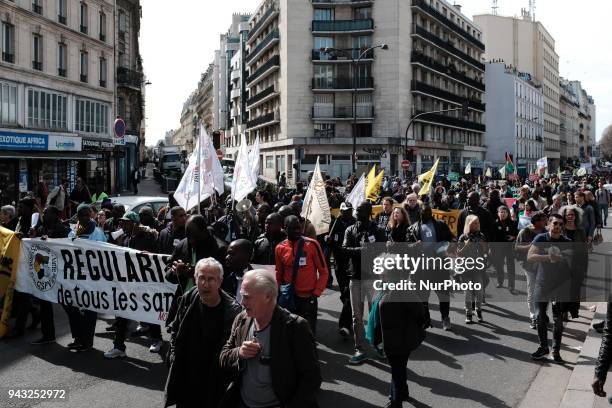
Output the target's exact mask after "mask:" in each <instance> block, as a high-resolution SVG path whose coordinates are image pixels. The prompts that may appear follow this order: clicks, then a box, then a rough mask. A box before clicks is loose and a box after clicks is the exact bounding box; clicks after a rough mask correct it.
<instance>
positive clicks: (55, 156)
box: [0, 150, 96, 160]
mask: <svg viewBox="0 0 612 408" xmlns="http://www.w3.org/2000/svg"><path fill="white" fill-rule="evenodd" d="M95 158H96V156H95V155H92V154H86V153H79V152H31V151H27V152H23V151H21V152H16V151H12V150H11V151H9V150H5V151H2V150H0V159H38V160H91V159H95Z"/></svg>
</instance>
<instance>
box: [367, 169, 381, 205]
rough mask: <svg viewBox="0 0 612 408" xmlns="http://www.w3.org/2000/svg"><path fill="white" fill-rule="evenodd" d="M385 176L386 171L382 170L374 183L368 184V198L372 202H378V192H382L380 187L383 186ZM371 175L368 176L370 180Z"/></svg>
mask: <svg viewBox="0 0 612 408" xmlns="http://www.w3.org/2000/svg"><path fill="white" fill-rule="evenodd" d="M370 173H371V172H370ZM384 175H385V171H384V170H381V171H380V173H378V175H377V176H376V177H374V181H371V182H368V188H367V190H366V198H367V199H368V200H370V201H376V199H377V198H378V191H379V190H380V186H381V184H382V179H383V176H384ZM369 177H370V175H369V174H368V179H369Z"/></svg>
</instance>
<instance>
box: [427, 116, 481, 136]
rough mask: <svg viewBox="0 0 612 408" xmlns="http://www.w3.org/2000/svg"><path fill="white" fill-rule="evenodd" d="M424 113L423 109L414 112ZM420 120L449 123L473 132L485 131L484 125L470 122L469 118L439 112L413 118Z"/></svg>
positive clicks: (442, 123)
mask: <svg viewBox="0 0 612 408" xmlns="http://www.w3.org/2000/svg"><path fill="white" fill-rule="evenodd" d="M419 113H424V112H423V111H416V112H415V114H419ZM415 120H416V121H420V122H430V123H434V124H440V125H449V126H454V127H458V128H463V129H468V130H473V131H475V132H483V133H484V132H485V130H486V127H485V125H483V124H480V123H476V122H472V121H469V120H464V119H459V118H453V117H451V116H446V115H442V114H439V113H429V114H427V115H423V116H421V117H420V118H417V119H415Z"/></svg>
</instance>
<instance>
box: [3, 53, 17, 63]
mask: <svg viewBox="0 0 612 408" xmlns="http://www.w3.org/2000/svg"><path fill="white" fill-rule="evenodd" d="M2 61H4V62H10V63H11V64H13V63H15V54H13V53H10V52H4V51H3V52H2Z"/></svg>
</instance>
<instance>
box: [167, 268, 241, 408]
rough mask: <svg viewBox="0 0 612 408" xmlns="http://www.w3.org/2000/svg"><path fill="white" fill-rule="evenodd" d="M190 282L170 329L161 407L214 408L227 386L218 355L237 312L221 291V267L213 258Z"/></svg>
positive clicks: (235, 303)
mask: <svg viewBox="0 0 612 408" xmlns="http://www.w3.org/2000/svg"><path fill="white" fill-rule="evenodd" d="M194 280H195V282H196V287H194V288H191V289H190V290H189V292H187V293H185V295H184V296H183V297H181V299H180V301H179V306H178V310H177V314H176V319H174V321H173V322H172V325H171V338H170V350H169V351H168V356H169V357H168V362H169V364H170V370H169V372H168V379H167V380H166V389H165V402H164V406H166V407H167V406H170V405H174V404H176V406H177V408H181V407H192V406H201V407H217V406H218V405H219V402H220V400H221V397H222V396H223V394H224V393H225V390H226V388H227V386H228V385H229V383H230V381H229V376H228V375H227V374H226V373H224V372H222V371H221V370H220V367H219V353H220V352H221V348H222V347H223V345H225V343H226V342H227V339H228V338H229V336H230V333H231V328H232V323H233V322H234V319H235V318H236V316H237V315H238V314H239V313H240V311H241V309H242V308H241V307H240V305H239V304H238V302H236V300H235V299H234V298H233V297H231V296H230V295H229V294H227V293H226V292H224V291H223V290H222V289H221V285H222V282H223V267H222V266H221V264H220V263H219V262H217V261H216V260H215V259H214V258H204V259H201V260H200V261H198V263H197V264H196V266H195V275H194Z"/></svg>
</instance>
